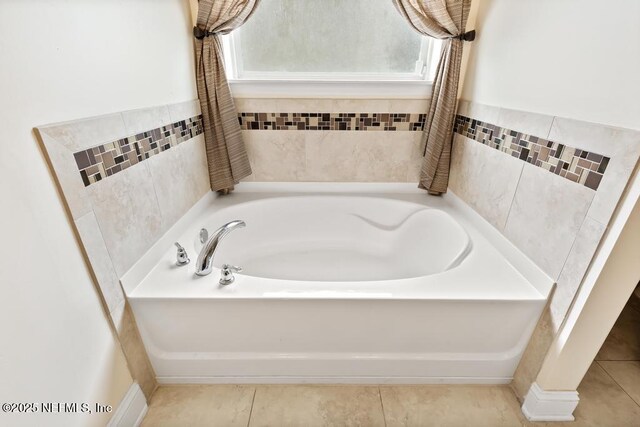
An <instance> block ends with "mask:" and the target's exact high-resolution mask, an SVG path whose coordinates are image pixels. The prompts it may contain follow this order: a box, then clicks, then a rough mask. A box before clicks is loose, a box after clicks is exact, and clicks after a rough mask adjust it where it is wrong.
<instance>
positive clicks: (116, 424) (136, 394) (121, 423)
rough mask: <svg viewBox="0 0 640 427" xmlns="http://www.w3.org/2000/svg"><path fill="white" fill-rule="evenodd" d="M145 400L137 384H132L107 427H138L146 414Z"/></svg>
mask: <svg viewBox="0 0 640 427" xmlns="http://www.w3.org/2000/svg"><path fill="white" fill-rule="evenodd" d="M147 409H148V407H147V399H145V397H144V394H143V393H142V389H141V388H140V386H139V385H138V383H133V384H132V385H131V387H129V391H127V394H125V395H124V397H123V398H122V401H120V404H119V405H118V408H117V409H116V411H115V412H114V414H113V417H111V421H109V424H108V425H107V426H108V427H138V426H139V425H140V424H141V423H142V419H143V418H144V416H145V415H146V414H147Z"/></svg>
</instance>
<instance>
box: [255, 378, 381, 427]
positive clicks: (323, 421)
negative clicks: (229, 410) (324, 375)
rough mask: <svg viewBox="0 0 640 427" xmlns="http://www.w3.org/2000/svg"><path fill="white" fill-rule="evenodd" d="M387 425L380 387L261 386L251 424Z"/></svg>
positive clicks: (257, 393)
mask: <svg viewBox="0 0 640 427" xmlns="http://www.w3.org/2000/svg"><path fill="white" fill-rule="evenodd" d="M334 425H341V426H371V427H373V426H384V425H385V421H384V415H383V412H382V405H381V403H380V394H379V391H378V387H365V386H362V387H358V386H321V387H318V386H315V387H313V386H302V385H300V386H258V387H257V388H256V396H255V399H254V403H253V410H252V412H251V420H250V422H249V426H251V427H258V426H283V427H284V426H296V427H297V426H334Z"/></svg>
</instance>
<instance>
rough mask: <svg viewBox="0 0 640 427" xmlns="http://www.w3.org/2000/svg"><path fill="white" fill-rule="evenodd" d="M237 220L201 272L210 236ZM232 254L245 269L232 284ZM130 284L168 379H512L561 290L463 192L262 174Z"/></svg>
mask: <svg viewBox="0 0 640 427" xmlns="http://www.w3.org/2000/svg"><path fill="white" fill-rule="evenodd" d="M234 219H242V220H244V221H245V222H246V223H247V227H246V228H243V229H237V230H235V231H233V232H232V233H231V234H229V235H228V236H227V237H226V238H225V239H224V240H223V241H222V243H221V245H220V246H219V249H218V251H217V253H216V255H215V258H214V265H215V268H214V270H213V272H212V273H211V275H209V276H205V277H198V276H195V274H194V272H195V258H196V257H197V253H198V251H199V249H200V247H201V243H200V242H199V239H198V232H199V230H200V229H201V228H202V227H206V228H207V229H208V230H209V231H210V232H213V231H214V230H215V229H216V228H218V227H219V226H221V225H222V224H224V223H226V222H228V221H231V220H234ZM174 240H177V241H179V242H180V243H181V244H183V246H185V247H186V248H187V251H188V253H189V255H190V257H191V259H192V261H194V262H192V263H191V264H189V265H187V266H185V267H177V266H175V248H174V247H173V246H172V244H173V241H174ZM223 263H229V264H235V265H240V266H242V267H243V268H244V270H243V272H242V273H238V274H236V280H235V282H234V283H233V284H231V285H229V286H226V287H224V286H220V285H219V284H218V279H219V276H220V270H219V267H220V266H221V265H222V264H223ZM122 283H123V286H124V288H125V291H126V293H127V296H128V298H129V301H130V303H131V305H132V308H133V311H134V313H135V317H136V320H137V322H138V326H139V328H140V332H141V334H142V338H143V341H144V344H145V346H146V348H147V351H148V353H149V357H150V359H151V362H152V364H153V366H154V368H155V371H156V374H157V376H158V380H159V381H160V382H161V383H239V382H251V383H275V382H313V383H436V382H442V383H506V382H509V381H510V379H511V378H512V375H513V372H514V370H515V368H516V366H517V364H518V361H519V359H520V357H521V355H522V352H523V350H524V348H525V346H526V344H527V342H528V340H529V338H530V335H531V333H532V331H533V328H534V327H535V324H536V322H537V320H538V318H539V316H540V313H541V311H542V309H543V307H544V305H545V302H546V298H547V297H548V295H549V292H550V290H551V288H552V285H553V282H552V281H551V279H549V278H548V277H547V276H546V275H544V274H543V273H542V272H541V271H540V270H539V269H538V268H537V267H535V265H533V263H531V262H530V261H529V260H528V259H527V258H526V257H524V255H522V254H521V253H520V252H519V251H517V250H516V249H515V248H514V247H513V246H512V245H511V244H510V243H509V242H508V241H506V240H505V239H504V238H503V237H502V236H501V235H500V234H499V233H497V232H496V231H495V230H494V229H493V228H491V227H490V226H489V225H488V224H487V223H486V222H484V221H483V220H482V219H481V218H480V217H479V216H478V215H476V214H475V213H474V212H473V211H472V210H471V209H470V208H468V207H467V206H466V205H464V204H463V203H462V202H460V200H459V199H457V198H456V197H455V196H454V195H453V194H448V195H446V196H444V197H431V196H427V195H426V194H425V193H424V192H422V191H420V190H417V189H415V188H414V185H412V184H409V185H406V184H257V183H255V184H241V185H240V186H239V187H238V189H237V191H236V192H235V193H233V194H232V195H230V196H225V197H219V198H216V197H215V196H214V195H210V196H207V197H206V198H205V199H203V200H202V201H201V202H200V203H199V204H198V205H197V206H195V207H194V208H193V209H192V211H191V212H189V213H188V214H187V215H186V216H185V217H184V218H183V219H181V220H180V222H179V223H178V224H176V226H175V227H174V228H173V229H172V230H170V231H169V232H168V233H167V235H165V236H164V237H163V238H162V239H161V240H160V241H159V242H158V243H157V244H156V245H155V246H154V247H153V248H152V249H151V250H150V251H149V252H148V253H147V254H146V255H145V256H144V257H143V258H142V259H141V260H140V261H139V262H138V263H137V264H136V265H135V266H134V267H133V268H132V270H131V271H130V272H128V273H127V275H125V277H124V278H123V280H122Z"/></svg>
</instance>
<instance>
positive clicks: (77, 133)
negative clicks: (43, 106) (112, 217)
mask: <svg viewBox="0 0 640 427" xmlns="http://www.w3.org/2000/svg"><path fill="white" fill-rule="evenodd" d="M37 132H38V135H39V137H40V140H41V141H42V144H43V145H44V148H45V150H46V152H47V156H48V159H49V162H50V165H51V167H52V168H53V170H54V171H55V175H56V179H57V182H58V184H59V187H60V190H61V191H62V193H63V195H64V198H65V201H66V203H67V206H68V207H69V210H70V211H71V214H72V217H73V218H74V219H78V218H80V217H81V216H83V215H86V214H87V213H89V212H90V211H91V203H90V201H89V200H88V198H87V193H86V191H85V190H84V183H83V182H82V179H81V177H80V174H79V172H78V167H77V164H76V159H75V157H74V153H75V152H78V151H82V150H86V149H88V148H90V147H92V146H94V145H99V144H102V143H106V142H108V141H113V140H115V139H117V138H118V137H121V136H122V135H126V133H127V131H126V128H125V125H124V121H123V120H122V115H120V114H109V115H106V116H101V117H93V118H89V119H83V120H77V121H73V122H67V123H60V124H55V125H49V126H43V127H39V128H38V129H37Z"/></svg>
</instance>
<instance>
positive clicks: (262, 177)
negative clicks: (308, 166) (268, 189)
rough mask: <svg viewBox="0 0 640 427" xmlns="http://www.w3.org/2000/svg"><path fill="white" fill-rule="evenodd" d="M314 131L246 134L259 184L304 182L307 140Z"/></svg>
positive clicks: (249, 152)
mask: <svg viewBox="0 0 640 427" xmlns="http://www.w3.org/2000/svg"><path fill="white" fill-rule="evenodd" d="M309 133H312V132H311V131H295V130H282V131H277V130H275V131H243V132H242V136H243V138H244V141H245V144H246V147H247V153H248V155H249V159H250V161H251V169H252V170H253V179H254V180H256V181H304V180H305V140H306V139H307V136H308V134H309Z"/></svg>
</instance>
